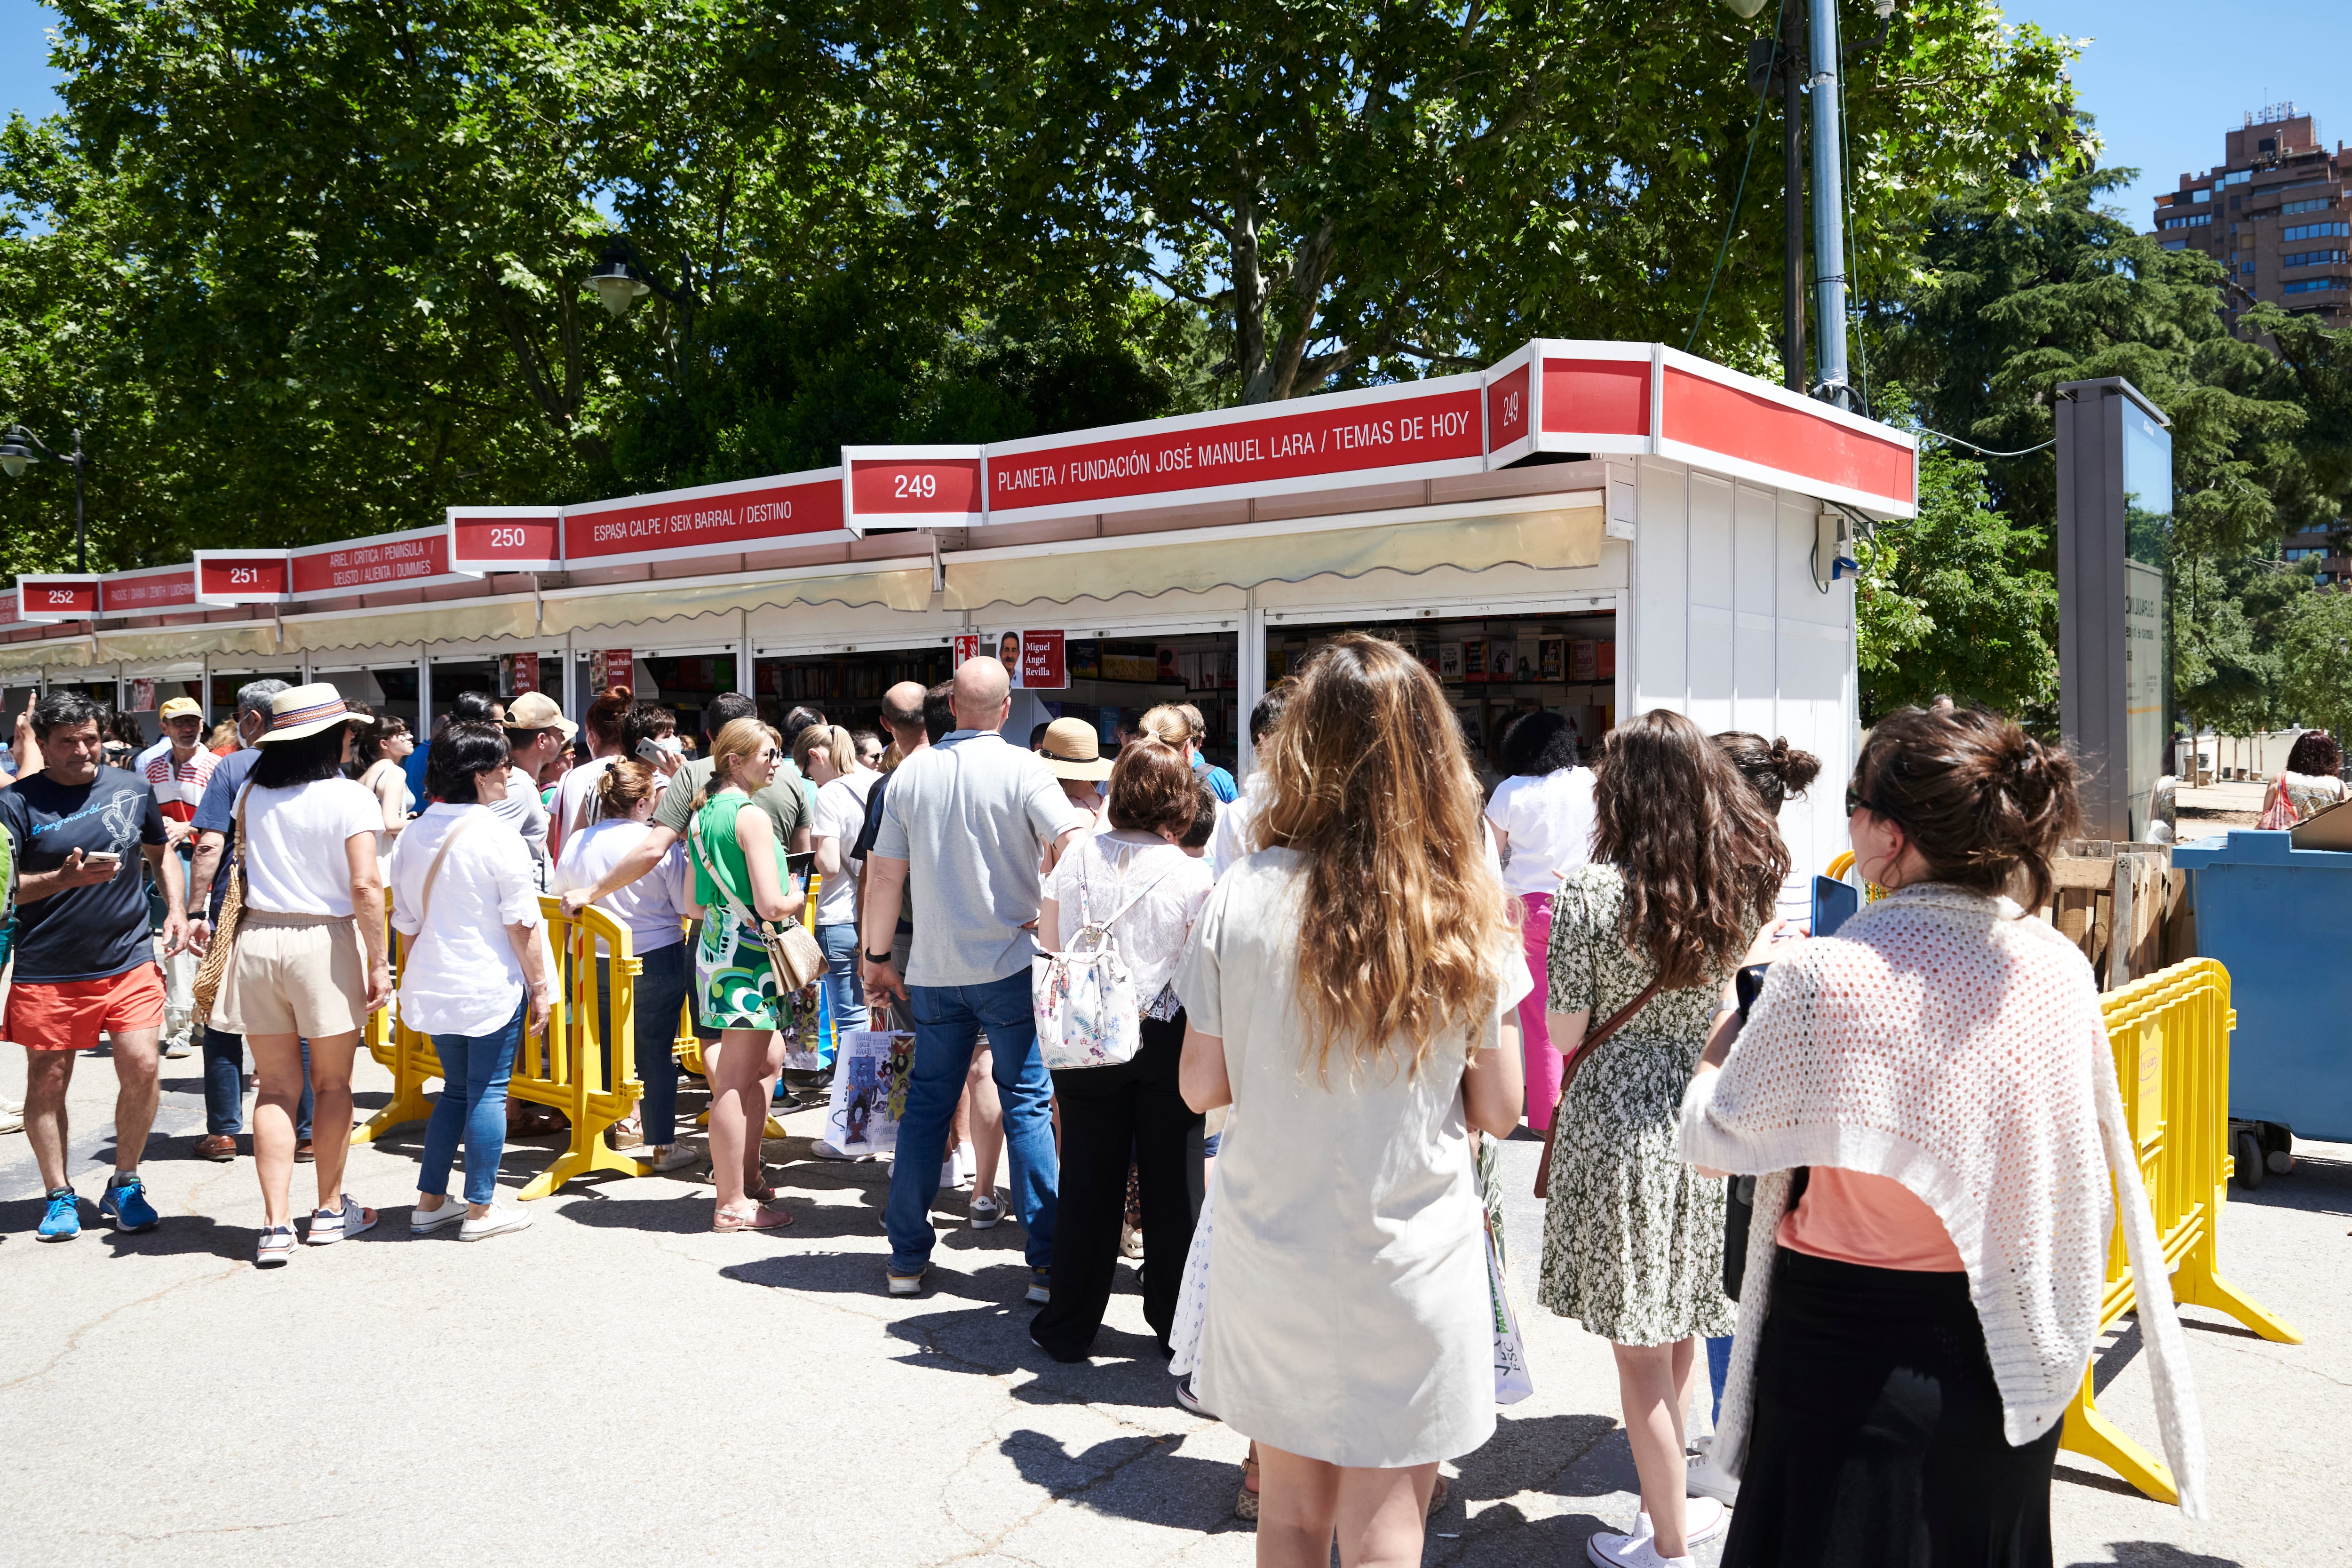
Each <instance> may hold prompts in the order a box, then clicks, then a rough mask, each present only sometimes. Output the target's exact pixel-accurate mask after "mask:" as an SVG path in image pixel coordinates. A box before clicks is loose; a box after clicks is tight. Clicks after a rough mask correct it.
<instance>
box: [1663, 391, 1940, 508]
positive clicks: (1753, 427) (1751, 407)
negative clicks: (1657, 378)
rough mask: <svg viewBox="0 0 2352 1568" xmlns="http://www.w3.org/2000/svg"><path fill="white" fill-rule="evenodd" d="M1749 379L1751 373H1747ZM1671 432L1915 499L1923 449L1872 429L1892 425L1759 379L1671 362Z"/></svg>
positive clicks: (1818, 476) (1838, 483) (1824, 481)
mask: <svg viewBox="0 0 2352 1568" xmlns="http://www.w3.org/2000/svg"><path fill="white" fill-rule="evenodd" d="M1743 379H1744V378H1743ZM1665 388H1666V411H1665V430H1664V436H1665V438H1666V439H1667V440H1669V441H1678V442H1681V443H1683V444H1685V446H1689V447H1701V448H1704V449H1705V450H1706V451H1707V452H1713V453H1719V454H1721V455H1722V456H1724V457H1727V458H1734V459H1736V460H1738V462H1741V463H1745V464H1749V465H1752V466H1753V467H1755V468H1759V469H1764V470H1769V471H1771V472H1773V473H1778V474H1787V475H1790V476H1793V477H1794V478H1796V479H1799V480H1801V481H1808V482H1810V484H1811V486H1813V487H1822V486H1828V487H1832V488H1835V489H1843V490H1845V491H1848V492H1850V493H1852V494H1853V495H1856V496H1861V497H1868V498H1873V499H1881V500H1890V501H1894V502H1897V503H1899V504H1901V505H1903V506H1905V507H1908V506H1910V505H1911V504H1912V503H1913V502H1914V501H1915V500H1916V497H1915V495H1914V493H1913V489H1914V475H1915V472H1916V463H1917V455H1916V452H1915V450H1914V449H1913V448H1912V447H1909V446H1906V445H1905V444H1904V443H1903V442H1901V441H1899V440H1895V439H1892V438H1891V437H1893V436H1894V432H1893V431H1891V430H1888V431H1887V434H1886V435H1885V436H1879V435H1875V434H1873V430H1874V429H1882V430H1883V429H1886V426H1866V425H1865V422H1864V421H1863V420H1860V419H1853V420H1852V421H1851V423H1849V422H1848V420H1847V419H1846V418H1845V417H1844V416H1840V415H1839V414H1838V413H1836V412H1835V411H1834V410H1832V409H1830V408H1829V407H1827V406H1826V405H1820V404H1810V405H1809V404H1804V403H1800V402H1797V401H1794V400H1791V401H1787V402H1784V401H1782V400H1781V399H1780V397H1778V396H1776V395H1773V393H1772V389H1771V388H1769V386H1767V385H1766V384H1762V383H1757V384H1755V385H1754V387H1753V389H1751V388H1750V387H1747V386H1740V385H1737V384H1731V383H1727V382H1723V381H1717V380H1716V379H1714V378H1713V377H1711V376H1706V375H1701V374H1696V373H1695V372H1692V371H1688V370H1685V369H1683V368H1682V367H1681V366H1679V365H1669V366H1667V367H1666V384H1665Z"/></svg>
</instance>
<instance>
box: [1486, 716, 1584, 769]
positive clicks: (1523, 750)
mask: <svg viewBox="0 0 2352 1568" xmlns="http://www.w3.org/2000/svg"><path fill="white" fill-rule="evenodd" d="M1576 763H1577V753H1576V726H1575V725H1573V724H1571V723H1570V722H1569V721H1567V720H1566V719H1565V718H1563V717H1562V716H1561V715H1559V714H1558V713H1524V714H1521V715H1520V716H1519V717H1518V718H1517V719H1516V720H1513V721H1512V722H1511V724H1510V726H1509V727H1508V728H1507V729H1506V730H1504V731H1503V771H1504V772H1505V773H1510V774H1512V775H1513V776H1515V777H1518V778H1541V777H1542V776H1543V775H1544V774H1546V773H1558V772H1559V771H1560V770H1561V769H1562V768H1572V767H1574V766H1576Z"/></svg>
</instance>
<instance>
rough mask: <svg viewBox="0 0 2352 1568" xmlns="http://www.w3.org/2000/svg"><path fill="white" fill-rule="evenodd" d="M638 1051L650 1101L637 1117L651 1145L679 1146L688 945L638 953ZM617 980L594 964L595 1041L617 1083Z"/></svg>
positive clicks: (608, 1078) (602, 964)
mask: <svg viewBox="0 0 2352 1568" xmlns="http://www.w3.org/2000/svg"><path fill="white" fill-rule="evenodd" d="M637 960H638V962H639V963H642V964H643V965H644V966H645V967H644V968H643V969H641V970H639V971H638V973H637V999H636V1037H635V1039H634V1040H633V1041H631V1042H630V1048H631V1049H632V1050H633V1051H635V1054H636V1059H637V1077H638V1078H639V1079H642V1080H644V1083H645V1086H646V1097H645V1099H644V1100H640V1101H639V1102H638V1104H637V1119H638V1121H639V1122H640V1123H641V1124H642V1125H643V1126H644V1128H645V1133H646V1142H648V1143H675V1142H677V1018H678V1010H679V1009H680V1008H682V1007H684V1006H685V1005H686V992H687V987H688V985H689V984H692V983H693V979H694V963H693V961H692V959H691V958H690V956H689V955H688V947H687V944H686V943H685V942H672V943H670V944H669V946H667V947H657V948H656V949H654V950H653V951H652V952H641V953H639V954H637ZM612 1017H613V980H612V975H611V974H610V973H608V969H607V963H606V961H605V960H604V959H601V958H600V959H598V960H597V961H596V1021H597V1025H598V1027H597V1030H596V1037H597V1038H598V1039H599V1040H601V1041H603V1042H604V1081H605V1082H606V1083H608V1084H609V1083H611V1082H612V1081H613V1054H612V1052H613V1046H612V1041H613V1024H612Z"/></svg>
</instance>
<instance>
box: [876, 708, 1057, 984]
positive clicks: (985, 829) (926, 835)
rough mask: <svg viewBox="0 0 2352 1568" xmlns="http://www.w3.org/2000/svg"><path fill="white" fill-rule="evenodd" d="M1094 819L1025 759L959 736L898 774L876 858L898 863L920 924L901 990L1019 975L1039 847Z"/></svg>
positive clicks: (978, 735) (1038, 761)
mask: <svg viewBox="0 0 2352 1568" xmlns="http://www.w3.org/2000/svg"><path fill="white" fill-rule="evenodd" d="M1091 820H1092V819H1091V818H1090V817H1088V816H1087V814H1086V813H1085V812H1083V811H1081V810H1079V809H1078V808H1077V807H1076V806H1074V805H1071V804H1070V803H1069V800H1068V798H1067V797H1066V796H1065V795H1063V794H1062V786H1061V784H1060V782H1059V781H1058V780H1056V779H1055V777H1054V774H1053V772H1052V770H1051V769H1049V768H1048V767H1047V766H1046V765H1045V759H1043V758H1042V757H1039V756H1038V755H1037V754H1036V753H1035V752H1026V751H1023V750H1022V749H1021V748H1019V747H1017V746H1013V745H1009V744H1007V743H1006V742H1005V739H1004V737H1003V736H1002V735H1000V734H998V733H997V732H996V731H993V730H985V731H983V730H958V731H955V732H954V733H953V734H950V736H948V737H947V739H945V740H943V741H936V742H932V743H931V744H930V745H928V746H926V747H924V748H923V749H922V750H921V751H919V752H916V753H915V754H914V755H913V756H911V757H908V759H907V760H906V761H905V762H903V763H899V764H898V771H897V772H895V773H892V774H891V775H890V788H889V790H888V792H887V794H886V795H884V797H883V802H882V826H881V831H880V832H879V833H877V835H876V836H875V839H874V853H876V854H877V855H883V856H887V857H888V858H891V859H894V860H904V861H906V862H907V880H908V885H909V886H911V887H912V888H913V889H915V891H917V892H918V893H919V894H920V895H921V896H922V900H923V919H922V923H921V924H920V925H919V926H917V927H916V928H915V946H914V951H913V952H912V953H911V954H910V955H909V957H908V961H907V975H906V979H907V984H909V985H985V984H989V983H990V982H992V981H997V980H1003V979H1004V978H1005V977H1007V976H1008V975H1012V974H1017V973H1021V972H1022V971H1024V970H1025V969H1027V968H1028V967H1029V960H1030V959H1031V958H1032V957H1034V955H1035V954H1036V952H1037V941H1036V938H1035V936H1034V934H1033V933H1032V932H1030V931H1024V929H1022V928H1023V927H1024V925H1025V924H1026V923H1027V922H1029V921H1034V920H1035V919H1036V918H1037V901H1038V883H1039V877H1038V873H1037V863H1038V861H1039V860H1040V859H1041V858H1043V851H1044V847H1045V845H1048V844H1051V843H1052V842H1053V841H1054V840H1055V839H1056V838H1059V837H1061V836H1062V835H1063V834H1065V833H1067V832H1069V831H1070V830H1071V829H1072V828H1077V827H1084V826H1087V823H1088V822H1089V821H1091Z"/></svg>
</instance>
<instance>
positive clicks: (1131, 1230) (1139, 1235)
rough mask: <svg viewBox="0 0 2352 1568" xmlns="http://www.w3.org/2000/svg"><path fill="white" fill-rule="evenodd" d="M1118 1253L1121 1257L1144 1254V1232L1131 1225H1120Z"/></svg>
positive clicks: (1134, 1256)
mask: <svg viewBox="0 0 2352 1568" xmlns="http://www.w3.org/2000/svg"><path fill="white" fill-rule="evenodd" d="M1118 1255H1119V1256H1120V1257H1121V1258H1141V1257H1142V1256H1143V1232H1142V1231H1140V1230H1139V1229H1138V1228H1136V1227H1135V1226H1131V1225H1122V1226H1119V1227H1118Z"/></svg>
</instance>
